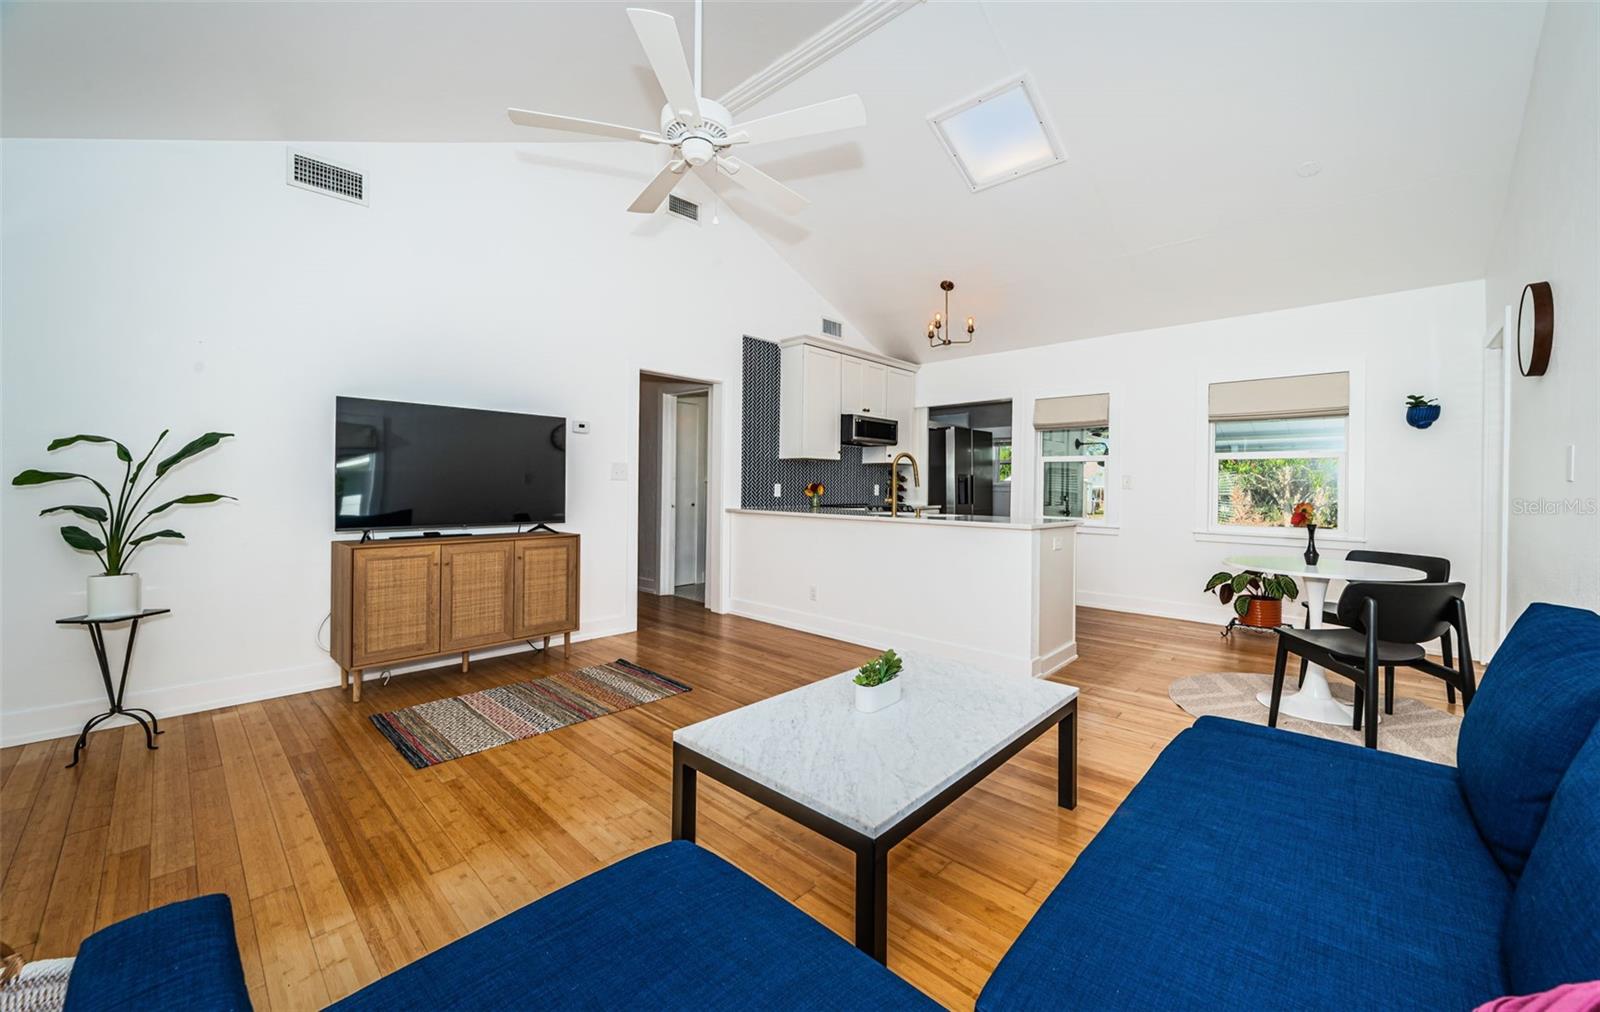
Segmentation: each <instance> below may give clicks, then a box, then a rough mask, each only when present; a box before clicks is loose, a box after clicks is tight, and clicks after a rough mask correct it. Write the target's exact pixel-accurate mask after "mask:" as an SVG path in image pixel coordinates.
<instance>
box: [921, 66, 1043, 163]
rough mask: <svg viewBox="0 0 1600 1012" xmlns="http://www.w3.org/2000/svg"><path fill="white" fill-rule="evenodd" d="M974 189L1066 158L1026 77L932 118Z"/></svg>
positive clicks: (1006, 83) (935, 127) (936, 130)
mask: <svg viewBox="0 0 1600 1012" xmlns="http://www.w3.org/2000/svg"><path fill="white" fill-rule="evenodd" d="M928 119H929V122H931V123H932V124H933V129H934V132H935V133H937V134H938V135H939V140H940V141H942V142H943V143H944V146H945V150H946V151H948V152H950V157H951V158H953V159H955V163H956V166H957V167H958V168H959V169H960V170H961V174H962V175H963V176H965V177H966V180H967V185H968V186H970V187H971V188H972V189H973V190H974V191H977V190H982V189H986V188H988V187H990V186H996V185H998V184H1000V183H1004V182H1007V181H1009V180H1012V179H1016V178H1017V177H1019V176H1024V175H1027V174H1028V173H1030V172H1036V171H1038V170H1039V169H1043V168H1047V167H1049V166H1051V165H1056V164H1058V163H1060V162H1063V161H1065V160H1066V157H1067V156H1066V154H1065V153H1064V152H1063V151H1062V150H1061V145H1060V143H1059V142H1058V141H1057V140H1056V137H1055V131H1054V130H1053V129H1051V127H1050V125H1049V123H1048V122H1047V121H1046V118H1045V115H1044V113H1043V111H1042V110H1041V109H1040V107H1039V103H1038V99H1037V97H1036V91H1035V89H1034V87H1033V84H1032V81H1031V80H1030V79H1029V78H1028V76H1027V75H1023V76H1022V77H1018V78H1014V79H1012V80H1010V81H1007V82H1005V83H1004V84H1002V85H999V86H998V87H995V88H991V89H989V90H988V91H985V92H983V93H982V94H981V95H977V96H974V97H973V98H970V99H967V100H966V101H964V102H961V103H960V104H958V105H955V106H952V107H951V108H949V109H946V110H944V111H943V112H938V113H935V114H933V115H932V116H930V117H928Z"/></svg>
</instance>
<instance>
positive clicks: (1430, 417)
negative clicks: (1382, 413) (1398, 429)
mask: <svg viewBox="0 0 1600 1012" xmlns="http://www.w3.org/2000/svg"><path fill="white" fill-rule="evenodd" d="M1438 420H1439V405H1437V404H1419V405H1417V406H1416V407H1414V408H1406V424H1407V425H1410V426H1411V427H1412V428H1414V429H1426V428H1427V427H1428V426H1430V425H1432V424H1433V423H1434V422H1437V421H1438Z"/></svg>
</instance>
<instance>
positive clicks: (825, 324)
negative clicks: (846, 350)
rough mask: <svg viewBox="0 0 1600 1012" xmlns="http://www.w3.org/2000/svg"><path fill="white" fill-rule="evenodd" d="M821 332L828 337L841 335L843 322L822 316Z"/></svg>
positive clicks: (842, 333)
mask: <svg viewBox="0 0 1600 1012" xmlns="http://www.w3.org/2000/svg"><path fill="white" fill-rule="evenodd" d="M822 333H823V334H825V335H827V336H828V337H843V336H844V324H842V323H840V322H839V321H838V320H830V319H828V318H827V317H826V316H824V317H823V318H822Z"/></svg>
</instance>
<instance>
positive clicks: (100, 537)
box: [11, 431, 233, 618]
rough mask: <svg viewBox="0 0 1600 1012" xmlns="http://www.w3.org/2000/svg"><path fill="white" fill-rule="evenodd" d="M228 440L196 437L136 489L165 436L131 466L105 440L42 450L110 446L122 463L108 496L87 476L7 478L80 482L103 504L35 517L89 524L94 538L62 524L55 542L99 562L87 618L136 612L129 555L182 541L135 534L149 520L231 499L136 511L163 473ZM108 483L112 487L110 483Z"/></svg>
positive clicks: (69, 441)
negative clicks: (65, 517) (57, 516)
mask: <svg viewBox="0 0 1600 1012" xmlns="http://www.w3.org/2000/svg"><path fill="white" fill-rule="evenodd" d="M231 435H233V433H231V432H207V433H206V434H205V435H202V436H198V437H196V438H194V439H192V440H190V441H189V442H188V443H186V444H185V445H184V446H183V448H182V449H180V450H178V452H176V453H174V454H172V455H171V456H169V457H166V458H164V459H162V460H160V461H157V462H156V465H155V470H154V471H153V472H152V476H151V477H150V480H149V481H146V482H144V487H143V488H141V487H140V482H141V479H143V478H144V476H145V466H146V465H147V464H149V463H150V458H151V457H153V456H155V452H156V447H158V446H160V445H161V441H162V440H163V439H165V438H166V437H167V433H166V432H165V431H163V432H162V433H161V435H159V436H157V437H156V441H155V444H154V445H153V446H151V447H150V452H149V453H146V454H145V455H144V458H143V459H142V460H140V461H139V462H138V463H137V464H135V463H134V462H133V454H132V453H130V452H129V451H128V448H127V447H126V446H123V445H122V444H121V443H119V442H117V441H116V440H114V439H108V438H106V437H105V436H91V435H77V436H63V437H62V438H60V439H57V440H55V441H54V442H52V443H51V444H50V445H49V446H48V447H46V452H49V451H52V450H60V449H63V448H64V447H68V446H72V445H73V444H74V443H110V444H111V445H112V446H115V447H116V448H117V459H118V460H119V461H121V462H122V480H121V482H120V487H119V488H118V490H117V493H116V494H115V495H113V494H112V493H111V491H110V489H108V488H107V487H106V485H104V484H102V483H100V482H99V481H97V480H95V479H94V478H92V477H90V476H89V475H87V474H79V473H77V472H76V471H38V470H35V469H33V468H29V469H28V470H26V471H23V472H22V473H21V474H19V475H17V476H16V477H15V478H12V479H11V484H13V485H45V484H49V483H51V482H57V481H74V480H76V481H86V482H88V483H89V484H90V485H93V486H94V490H95V493H96V494H97V495H98V497H99V498H100V499H101V500H102V501H104V503H105V505H104V506H97V505H92V504H85V505H70V506H50V507H48V508H46V509H42V510H40V511H39V515H40V516H44V515H45V514H47V513H72V514H74V515H76V516H79V517H82V518H83V519H84V520H87V521H89V522H90V523H93V524H94V525H95V528H96V530H97V531H98V532H99V533H98V534H95V533H92V532H90V531H87V530H84V529H83V528H82V527H79V526H77V525H75V524H68V525H67V526H65V527H63V528H61V540H63V541H65V542H66V543H67V544H69V545H71V546H72V547H73V548H76V549H77V550H78V551H80V552H93V553H94V556H95V558H96V559H97V560H98V561H99V563H100V567H101V568H102V569H103V570H104V572H103V573H96V574H94V575H93V576H90V577H89V604H88V609H87V613H88V615H89V617H90V618H110V617H113V616H119V615H132V614H136V613H137V612H138V611H139V610H140V594H139V574H138V573H132V572H129V571H128V563H129V561H130V560H131V559H132V558H133V554H134V553H135V552H137V551H138V550H139V549H140V548H142V547H143V546H145V545H147V544H149V543H150V542H152V541H157V540H160V539H163V538H182V537H183V535H182V534H180V533H178V532H177V531H175V530H172V529H171V528H165V529H162V530H152V531H145V532H144V533H140V532H141V531H142V530H143V528H144V525H145V524H147V523H149V522H150V520H151V518H153V517H156V516H159V515H160V514H162V513H165V512H166V511H167V510H169V509H172V508H173V507H174V506H193V505H200V504H202V503H213V502H217V501H218V500H221V499H232V498H233V496H230V495H222V494H220V493H217V492H195V493H191V494H189V495H180V496H178V497H177V498H175V499H168V500H167V501H166V502H163V503H161V504H160V505H158V506H152V507H151V508H149V509H147V510H144V511H143V512H142V513H141V512H140V507H141V506H143V505H144V500H145V496H147V495H149V494H150V493H151V491H152V490H154V489H155V487H156V485H157V484H159V483H160V482H161V479H162V478H165V477H166V475H167V472H168V471H170V470H172V468H173V467H174V466H176V465H178V464H181V463H183V462H184V461H185V460H188V459H189V458H190V457H193V456H194V455H195V454H198V453H201V452H203V451H205V450H209V449H210V448H211V447H213V446H216V445H217V443H219V442H221V441H222V440H224V439H226V438H227V437H229V436H231ZM113 484H117V483H116V482H113Z"/></svg>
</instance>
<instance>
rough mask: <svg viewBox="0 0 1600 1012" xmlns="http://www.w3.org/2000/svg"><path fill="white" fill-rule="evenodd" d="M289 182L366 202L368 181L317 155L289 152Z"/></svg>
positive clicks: (305, 188)
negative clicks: (316, 156)
mask: <svg viewBox="0 0 1600 1012" xmlns="http://www.w3.org/2000/svg"><path fill="white" fill-rule="evenodd" d="M288 182H289V185H290V186H298V187H300V188H301V189H302V190H311V191H314V192H316V193H325V194H327V195H328V196H330V197H338V198H339V199H340V200H348V201H351V202H353V203H356V204H365V203H366V202H367V181H366V178H365V177H364V176H362V174H361V173H359V172H357V171H355V170H354V169H347V168H345V167H344V166H342V165H334V164H333V163H332V162H325V161H323V160H322V159H320V158H312V157H311V156H310V155H306V154H301V153H300V152H298V151H290V152H289V180H288Z"/></svg>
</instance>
